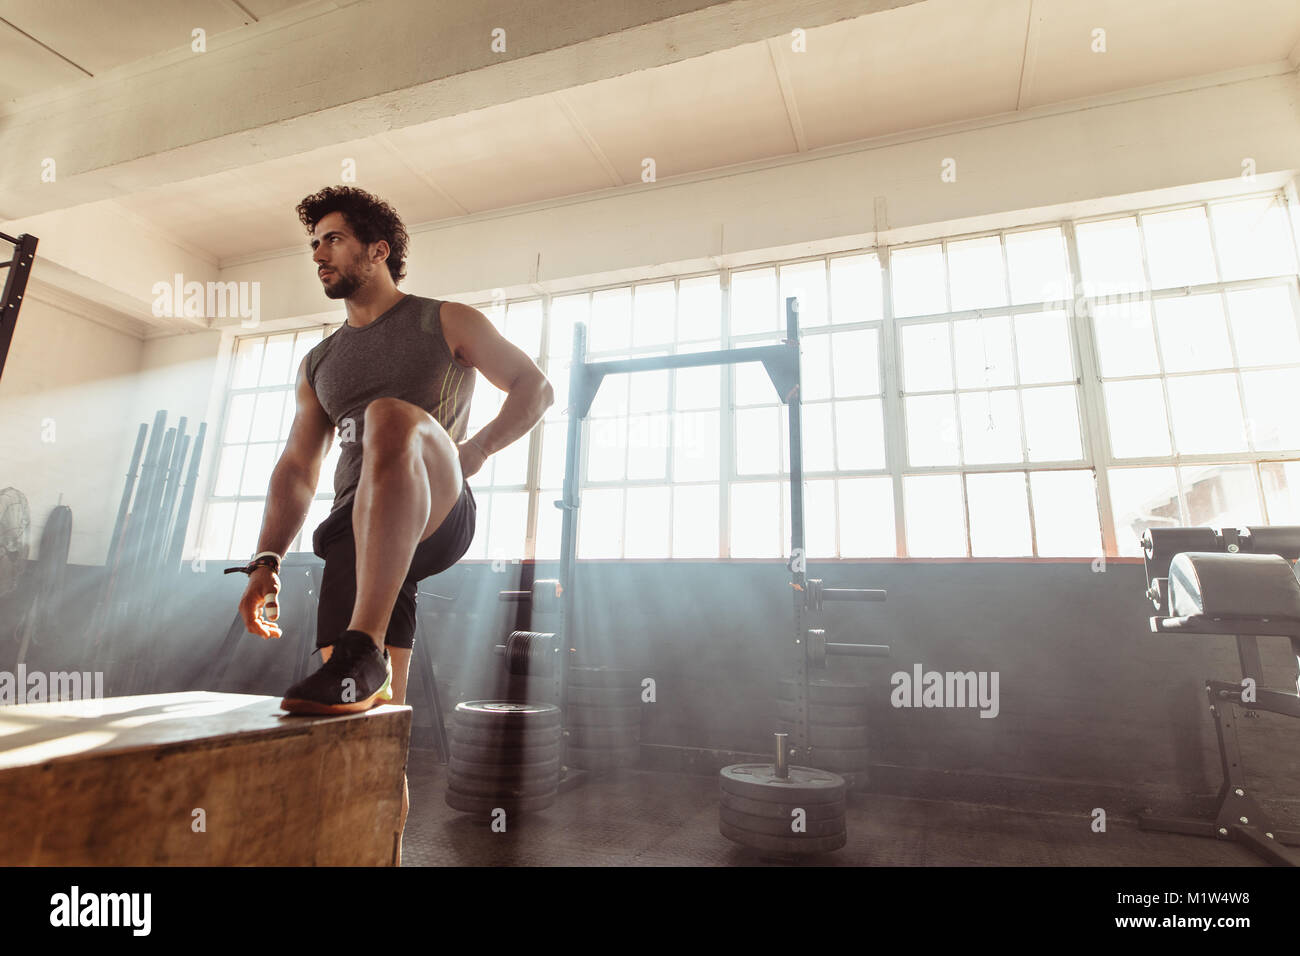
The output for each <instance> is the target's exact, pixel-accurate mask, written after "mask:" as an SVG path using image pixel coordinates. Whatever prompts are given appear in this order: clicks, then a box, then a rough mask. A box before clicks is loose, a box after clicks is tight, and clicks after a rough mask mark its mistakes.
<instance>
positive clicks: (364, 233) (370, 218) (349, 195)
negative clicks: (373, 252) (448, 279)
mask: <svg viewBox="0 0 1300 956" xmlns="http://www.w3.org/2000/svg"><path fill="white" fill-rule="evenodd" d="M332 212H339V213H342V214H343V218H344V220H345V221H346V222H347V224H348V228H349V229H351V230H352V232H353V234H354V235H355V236H356V237H357V239H358V240H359V241H360V242H361V243H362V244H363V245H368V244H370V243H372V242H378V241H379V240H380V239H382V240H384V241H385V242H387V243H388V273H389V275H391V276H392V277H393V284H394V285H396V284H397V283H399V282H401V281H402V280H403V279H405V278H406V246H407V243H408V242H409V241H410V237H409V236H408V235H407V234H406V226H404V225H403V224H402V218H401V217H400V216H399V215H397V212H396V210H394V209H393V207H392V206H390V205H388V203H386V202H384V201H383V200H382V199H380V198H378V197H377V196H372V195H371V194H370V193H368V192H366V191H365V190H364V189H357V188H356V187H355V186H326V187H325V188H324V189H322V190H321V191H320V192H318V193H315V194H314V195H311V196H308V197H307V198H306V199H304V200H303V201H302V202H300V203H298V219H299V220H300V221H301V222H302V224H303V225H304V226H306V227H307V234H308V235H311V233H312V232H313V231H314V230H315V228H316V223H318V222H320V221H321V220H322V219H324V218H325V217H326V216H328V215H329V214H330V213H332Z"/></svg>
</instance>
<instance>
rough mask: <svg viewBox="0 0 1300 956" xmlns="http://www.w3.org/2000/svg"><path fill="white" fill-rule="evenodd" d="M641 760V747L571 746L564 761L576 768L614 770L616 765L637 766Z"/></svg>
mask: <svg viewBox="0 0 1300 956" xmlns="http://www.w3.org/2000/svg"><path fill="white" fill-rule="evenodd" d="M640 761H641V748H640V747H617V748H614V747H609V748H604V749H600V750H584V749H583V748H581V747H570V748H569V749H568V750H567V751H566V752H565V757H564V762H565V763H566V764H567V765H568V766H570V767H573V768H574V769H575V770H612V769H614V768H615V767H635V766H636V765H637V764H638V763H640Z"/></svg>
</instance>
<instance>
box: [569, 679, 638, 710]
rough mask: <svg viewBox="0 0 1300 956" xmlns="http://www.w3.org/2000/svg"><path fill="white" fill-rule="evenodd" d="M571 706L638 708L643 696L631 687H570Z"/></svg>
mask: <svg viewBox="0 0 1300 956" xmlns="http://www.w3.org/2000/svg"><path fill="white" fill-rule="evenodd" d="M568 694H569V703H570V704H587V705H594V706H597V707H636V706H638V705H639V704H640V703H641V695H640V694H639V693H638V692H637V691H636V690H633V689H632V688H629V687H575V686H573V685H572V684H570V685H569V687H568Z"/></svg>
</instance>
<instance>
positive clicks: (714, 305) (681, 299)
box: [677, 275, 722, 341]
mask: <svg viewBox="0 0 1300 956" xmlns="http://www.w3.org/2000/svg"><path fill="white" fill-rule="evenodd" d="M721 335H722V286H721V284H720V283H719V280H718V277H717V276H716V275H712V276H696V277H695V278H693V279H683V280H682V281H681V282H679V283H678V284H677V338H678V340H680V341H690V340H693V339H716V338H718V337H719V336H721Z"/></svg>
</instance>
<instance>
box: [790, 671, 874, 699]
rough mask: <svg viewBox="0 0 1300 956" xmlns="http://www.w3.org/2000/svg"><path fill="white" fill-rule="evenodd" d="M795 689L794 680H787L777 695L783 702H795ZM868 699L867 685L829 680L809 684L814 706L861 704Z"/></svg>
mask: <svg viewBox="0 0 1300 956" xmlns="http://www.w3.org/2000/svg"><path fill="white" fill-rule="evenodd" d="M794 688H795V682H794V678H792V677H789V678H786V679H785V680H783V681H781V683H780V685H779V686H778V687H777V694H776V695H777V697H779V698H780V699H781V700H794ZM866 699H867V685H866V684H844V683H840V682H838V681H829V680H810V681H809V682H808V700H810V701H811V702H812V703H814V704H861V703H864V702H865V701H866Z"/></svg>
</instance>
